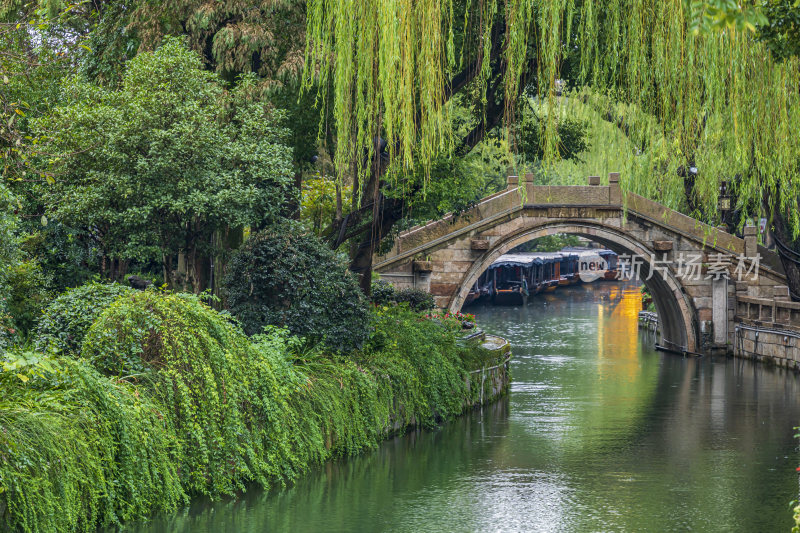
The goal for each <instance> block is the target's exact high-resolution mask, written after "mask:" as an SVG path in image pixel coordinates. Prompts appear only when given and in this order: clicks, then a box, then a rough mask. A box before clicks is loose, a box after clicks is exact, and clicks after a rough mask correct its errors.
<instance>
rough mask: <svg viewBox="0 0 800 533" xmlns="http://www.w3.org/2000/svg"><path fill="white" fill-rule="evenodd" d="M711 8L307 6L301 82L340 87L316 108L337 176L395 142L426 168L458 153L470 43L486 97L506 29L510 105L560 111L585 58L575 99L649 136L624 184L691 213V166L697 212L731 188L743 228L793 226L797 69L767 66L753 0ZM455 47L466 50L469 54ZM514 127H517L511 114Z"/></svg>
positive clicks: (552, 141)
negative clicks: (757, 223) (329, 133)
mask: <svg viewBox="0 0 800 533" xmlns="http://www.w3.org/2000/svg"><path fill="white" fill-rule="evenodd" d="M718 3H719V2H706V3H703V2H692V3H691V5H690V3H689V2H687V1H684V0H602V1H599V0H464V1H462V2H456V5H457V6H458V8H454V3H453V0H450V1H447V2H441V1H440V0H392V1H387V0H309V1H308V17H307V33H306V37H307V47H306V66H307V68H306V75H307V77H306V79H305V87H306V88H307V89H308V88H310V87H311V84H312V82H313V81H314V80H312V79H311V74H314V75H315V76H316V78H315V79H316V81H320V82H321V84H320V85H321V86H322V87H326V86H328V84H332V86H333V91H332V93H331V94H332V96H331V98H332V100H331V101H330V102H328V101H323V102H322V103H323V105H329V106H330V107H331V109H332V110H333V116H334V118H335V122H336V124H335V128H336V134H337V148H336V157H335V162H336V165H337V167H338V170H339V173H340V174H348V173H349V174H353V173H355V175H357V176H358V177H359V179H360V180H364V179H366V178H367V177H369V174H370V168H369V165H368V164H367V162H368V161H370V160H371V156H372V154H373V150H374V141H373V139H374V138H375V136H377V135H381V136H383V137H384V138H385V139H386V140H387V141H388V150H389V152H390V157H391V161H393V168H394V169H395V170H401V171H403V170H408V169H413V168H414V166H415V165H416V166H417V167H421V168H422V170H427V168H428V165H430V162H431V161H432V159H433V158H434V156H436V155H441V154H447V153H448V150H450V149H452V145H453V143H452V139H451V137H452V135H451V128H450V117H449V115H448V105H447V102H448V99H449V97H450V96H451V94H450V85H449V84H450V79H451V75H452V74H453V72H454V71H455V70H456V68H457V67H458V68H461V67H462V66H463V64H464V55H465V54H467V53H469V51H468V50H467V51H465V50H464V48H466V47H468V46H473V48H474V50H472V54H473V57H478V58H480V59H481V60H482V63H481V65H480V69H481V73H482V75H480V76H477V77H476V78H475V79H476V80H477V83H478V84H481V85H482V89H483V90H485V88H486V85H487V83H488V81H489V80H488V78H489V74H488V71H489V65H488V61H489V59H488V58H489V53H488V51H489V47H490V46H491V44H490V39H489V36H490V34H491V31H492V25H493V24H496V23H502V24H503V26H504V42H503V56H502V62H503V67H504V71H503V76H504V79H503V83H504V84H505V90H504V94H505V99H506V109H507V110H508V109H510V108H513V105H514V100H515V99H517V98H519V95H520V94H521V89H522V87H523V85H524V84H526V83H527V84H529V85H533V86H534V89H535V91H536V94H537V95H538V99H539V101H540V102H544V103H546V105H548V106H549V107H551V108H558V106H559V105H562V106H563V105H564V100H566V99H563V98H562V99H559V98H558V97H557V95H556V85H557V80H559V79H560V78H561V63H562V61H563V60H564V57H565V54H567V53H570V54H577V57H578V61H577V64H578V69H577V70H578V75H577V77H576V79H574V80H572V81H573V82H574V83H575V85H576V87H578V88H580V89H581V95H582V97H583V98H584V99H587V100H591V101H592V102H593V103H594V104H595V105H600V106H602V107H603V108H604V109H606V110H610V109H613V112H614V113H615V114H617V115H618V116H619V117H620V118H619V119H618V122H619V123H624V124H625V125H626V131H628V132H633V133H634V134H635V137H636V138H645V137H646V138H647V139H648V140H647V146H646V149H645V150H642V147H643V145H641V144H640V145H639V149H635V150H630V165H629V167H628V168H626V169H620V170H623V171H624V177H623V182H622V185H623V187H625V188H626V189H628V190H633V191H636V192H639V193H641V194H645V195H647V196H649V197H651V198H654V199H657V200H660V201H662V202H664V203H666V204H667V205H669V206H671V207H675V208H682V209H684V210H687V209H690V207H687V203H686V200H685V193H684V190H683V187H684V183H683V180H682V179H677V178H676V177H675V176H676V169H678V167H680V166H696V167H697V168H698V169H699V173H698V176H697V179H696V180H695V183H694V191H693V193H692V194H693V195H694V196H695V197H696V200H697V202H696V203H697V204H698V205H701V206H702V209H701V210H698V211H697V212H695V213H693V214H694V215H695V216H698V217H701V218H704V219H707V220H708V221H710V222H714V221H715V219H716V217H717V212H716V205H717V195H718V186H719V182H720V181H722V180H732V182H733V183H732V186H733V188H734V192H735V194H736V197H737V202H738V205H737V207H738V208H741V209H742V210H743V214H744V215H745V216H744V217H742V222H743V221H744V219H745V217H753V216H759V214H760V213H761V212H762V209H763V208H764V206H765V201H766V202H767V203H768V204H769V206H770V207H772V208H778V209H780V212H782V213H784V214H785V215H786V217H787V218H788V219H789V220H790V222H791V225H792V227H793V229H794V231H795V232H797V230H798V228H800V221H799V220H798V213H797V209H792V208H791V206H796V199H797V197H798V194H799V193H800V177H798V161H799V160H800V135H797V132H798V131H800V106H798V105H797V103H798V102H797V99H798V87H799V86H800V83H799V82H800V79H799V78H800V77H799V76H798V72H800V69H799V68H798V66H799V65H798V61H797V59H796V58H794V59H789V60H786V61H784V62H778V61H775V60H773V58H772V57H771V55H770V52H769V50H768V47H767V46H766V45H765V44H763V43H761V42H758V40H757V38H756V34H755V33H754V32H753V31H752V29H751V28H752V26H753V25H752V23H751V22H750V19H748V17H747V14H748V13H749V12H755V11H754V10H753V8H750V7H748V3H745V7H739V6H737V7H735V8H733V11H732V12H730V13H726V12H723V11H719V10H716V9H717V8H715V7H714V6H713V4H718ZM457 9H463V10H464V11H463V13H456V12H454V10H457ZM748 10H750V11H748ZM495 13H497V14H499V22H498V17H495V16H494V14H495ZM476 14H477V16H476ZM461 21H463V26H462V25H461V24H462V22H461ZM467 21H471V22H470V24H472V25H473V26H472V30H471V31H473V33H474V34H476V35H478V36H479V37H478V38H477V39H473V40H471V41H468V40H467V39H465V38H460V37H458V36H456V37H455V39H454V32H456V31H457V30H458V31H462V32H463V33H464V34H466V33H467V32H468V29H467ZM709 21H710V22H709ZM456 23H458V24H456ZM475 27H477V29H475ZM709 28H710V29H709ZM454 41H455V42H460V41H463V43H464V44H463V46H462V47H460V48H461V50H460V51H459V53H458V55H460V57H459V56H457V54H456V51H457V48H459V47H457V46H455V45H454ZM531 58H534V59H535V61H531ZM312 65H313V66H314V68H308V67H311V66H312ZM531 65H535V66H534V67H533V68H531ZM532 70H533V71H532ZM324 94H325V93H324V92H320V95H324ZM320 98H321V99H322V98H323V97H322V96H321V97H320ZM545 116H546V117H547V118H546V119H545V120H542V121H540V124H541V127H542V128H543V132H542V133H543V135H542V138H543V139H545V150H544V152H545V159H546V160H552V159H554V158H556V157H557V153H558V150H557V147H556V146H555V145H556V142H557V141H556V139H557V138H558V137H557V135H556V128H557V122H556V120H555V117H556V113H547V114H546V115H545ZM505 117H506V127H507V131H511V130H510V129H509V128H508V126H510V124H509V121H510V120H513V117H514V113H508V112H506V114H505Z"/></svg>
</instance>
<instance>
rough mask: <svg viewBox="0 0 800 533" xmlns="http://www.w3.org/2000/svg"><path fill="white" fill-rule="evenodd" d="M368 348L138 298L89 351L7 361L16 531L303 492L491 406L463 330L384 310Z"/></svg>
mask: <svg viewBox="0 0 800 533" xmlns="http://www.w3.org/2000/svg"><path fill="white" fill-rule="evenodd" d="M371 314H372V333H371V335H370V337H369V339H368V341H367V342H366V343H365V345H364V346H363V347H362V348H361V349H360V350H358V351H354V352H350V353H348V354H346V355H331V354H329V353H326V352H325V351H324V350H323V349H321V348H314V347H311V348H309V347H308V346H307V345H305V344H304V343H303V342H302V341H301V340H299V339H297V338H296V337H292V336H290V335H289V334H288V333H287V332H286V331H285V330H281V329H268V330H266V331H265V333H263V334H260V335H256V336H253V337H249V338H248V337H247V336H245V335H244V334H243V333H242V332H241V329H240V328H239V326H238V325H237V324H235V323H234V322H233V321H232V320H230V318H229V317H228V316H226V315H225V314H222V313H218V312H216V311H214V310H212V309H211V308H209V307H208V306H206V305H205V304H203V303H201V301H200V300H199V299H198V298H196V297H193V296H188V295H181V294H165V293H159V292H157V291H146V292H138V293H135V294H125V295H122V296H120V297H119V298H118V299H117V300H116V301H114V302H113V303H111V304H110V305H109V307H108V308H107V309H106V310H105V311H104V312H102V314H100V315H99V317H98V318H97V319H96V320H95V321H94V323H93V324H92V325H91V327H90V329H89V330H88V332H87V333H86V335H85V338H84V340H83V343H82V345H81V348H80V351H79V352H71V353H70V352H68V353H66V354H62V355H58V356H43V355H40V354H34V353H25V354H16V355H13V356H11V357H8V358H7V362H6V363H5V364H4V371H3V372H0V389H1V390H2V394H0V398H2V399H0V514H1V515H2V518H0V526H2V528H3V529H4V530H6V529H7V530H10V531H16V530H21V531H92V530H95V529H96V528H97V527H98V526H109V525H115V524H119V523H122V522H126V521H130V520H134V519H140V518H146V517H147V516H149V515H150V514H152V513H153V512H169V511H172V510H174V509H176V508H177V507H179V506H181V505H184V504H185V503H186V502H187V501H188V500H189V499H190V498H191V497H193V496H195V495H201V494H202V495H208V496H211V497H213V498H218V497H223V496H230V495H235V494H236V493H237V492H239V491H241V490H244V489H245V488H246V487H247V486H248V485H250V484H253V483H257V484H259V485H262V486H265V487H269V486H275V485H281V484H285V483H286V482H289V481H292V480H294V479H296V478H297V477H298V476H299V475H301V474H302V473H303V472H305V471H306V470H308V469H309V468H310V467H312V466H314V465H318V464H320V463H322V462H324V461H326V460H328V459H331V458H335V457H340V456H345V455H350V454H354V453H358V452H360V451H362V450H364V449H368V448H371V447H374V446H375V445H376V444H377V443H378V442H380V441H381V440H382V439H384V438H386V437H387V436H389V435H390V434H391V433H393V432H394V431H396V430H403V429H405V428H407V427H408V426H410V425H421V426H433V425H435V424H437V423H439V422H441V421H443V420H447V419H449V418H451V417H453V416H456V415H458V414H459V413H461V412H463V411H464V410H465V409H466V408H467V406H469V405H473V404H475V403H476V402H477V401H478V398H479V397H480V390H478V387H475V386H474V385H473V386H472V387H468V386H467V376H468V372H469V371H470V370H472V369H473V368H474V367H475V365H476V364H478V365H479V367H480V365H485V366H489V365H490V364H494V360H493V359H491V357H495V356H491V357H490V356H489V355H488V354H487V353H485V352H484V353H481V351H480V350H479V349H478V348H476V347H474V346H469V345H464V344H463V343H461V342H459V340H458V336H459V334H458V331H457V329H456V326H457V324H458V322H456V321H452V322H450V321H448V320H447V319H440V320H429V319H426V318H425V317H424V316H422V315H420V314H419V313H416V312H413V311H411V310H409V309H408V308H406V307H404V306H385V307H383V306H382V307H377V308H374V309H373V311H372V312H371Z"/></svg>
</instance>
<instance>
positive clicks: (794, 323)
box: [731, 296, 800, 371]
mask: <svg viewBox="0 0 800 533" xmlns="http://www.w3.org/2000/svg"><path fill="white" fill-rule="evenodd" d="M731 351H732V353H733V355H734V356H736V357H744V358H746V359H753V360H756V361H761V362H765V363H768V364H774V365H776V366H780V367H784V368H790V369H793V370H796V371H800V302H791V301H788V300H781V299H777V298H774V299H767V298H753V297H748V296H737V299H736V315H735V317H734V334H733V347H732V350H731Z"/></svg>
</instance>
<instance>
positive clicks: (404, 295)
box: [372, 280, 436, 311]
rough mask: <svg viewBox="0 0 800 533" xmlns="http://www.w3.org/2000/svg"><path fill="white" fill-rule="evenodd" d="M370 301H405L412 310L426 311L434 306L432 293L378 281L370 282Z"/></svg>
mask: <svg viewBox="0 0 800 533" xmlns="http://www.w3.org/2000/svg"><path fill="white" fill-rule="evenodd" d="M372 303H374V304H375V305H386V304H392V303H394V304H399V303H407V304H408V306H409V307H410V308H411V309H412V310H414V311H428V310H430V309H433V308H434V307H436V301H435V300H434V298H433V295H432V294H431V293H429V292H427V291H423V290H420V289H400V290H399V291H398V290H396V289H395V288H394V286H393V285H392V284H391V283H387V282H386V281H382V280H381V281H378V282H375V283H373V284H372Z"/></svg>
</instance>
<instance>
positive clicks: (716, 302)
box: [374, 174, 786, 351]
mask: <svg viewBox="0 0 800 533" xmlns="http://www.w3.org/2000/svg"><path fill="white" fill-rule="evenodd" d="M598 182H599V179H596V178H595V179H590V183H598ZM555 233H569V234H576V235H582V236H585V237H588V238H590V239H592V240H595V241H597V242H600V243H601V244H603V245H605V246H606V247H608V248H611V249H613V250H615V251H617V252H618V253H628V254H636V255H639V256H642V257H643V258H644V263H645V264H644V271H643V275H645V276H647V275H649V274H650V272H651V270H650V269H651V266H653V271H658V270H657V267H656V266H655V265H651V264H650V263H655V262H656V261H657V262H658V263H659V264H660V266H666V267H667V268H666V270H665V271H664V272H663V273H659V274H658V275H656V276H652V277H653V280H652V281H650V282H646V283H647V284H648V286H649V287H650V288H651V291H652V292H653V294H654V297H655V300H656V304H657V306H660V307H659V315H660V316H661V317H662V321H665V322H666V323H665V324H662V328H661V329H662V332H664V334H665V336H666V337H668V338H667V340H666V342H670V343H671V344H674V345H676V346H681V347H682V349H685V350H689V351H694V350H699V349H702V348H703V347H709V346H710V347H722V348H725V349H728V348H729V347H730V346H732V343H733V341H734V338H733V337H734V328H733V322H734V317H735V316H736V312H737V307H736V306H737V304H736V295H737V294H744V293H741V292H737V290H736V289H737V288H739V287H737V284H734V283H728V282H727V280H713V279H709V278H708V277H706V276H703V277H701V278H700V279H696V280H680V279H678V277H679V276H678V272H677V271H678V266H679V263H680V261H681V260H682V257H683V256H684V255H685V254H689V255H694V256H698V254H699V256H700V257H701V258H702V262H703V264H704V265H707V264H708V263H709V262H711V257H712V256H714V255H726V256H731V257H740V256H741V255H742V254H743V255H744V256H747V257H752V256H755V254H756V251H758V252H760V253H761V254H762V256H766V257H765V260H763V261H762V262H761V264H759V265H758V269H757V271H756V273H755V275H751V276H748V277H746V278H745V280H744V282H743V283H742V285H743V287H744V289H745V290H746V294H747V295H748V296H750V297H767V296H769V297H771V296H772V290H773V287H774V286H776V285H785V283H786V280H785V276H783V274H782V272H781V271H780V269H779V261H778V260H777V259H776V258H775V257H771V256H772V255H774V254H772V253H771V252H769V251H767V250H766V249H763V248H759V247H758V245H757V242H756V235H755V233H754V232H753V231H752V230H748V232H747V233H746V235H745V238H740V237H736V236H735V235H731V234H729V233H726V232H724V231H722V230H720V229H718V228H714V227H712V226H709V225H707V224H703V223H701V222H699V221H696V220H694V219H693V218H691V217H688V216H686V215H683V214H681V213H678V212H677V211H674V210H672V209H669V208H668V207H666V206H663V205H661V204H659V203H657V202H654V201H652V200H649V199H647V198H644V197H642V196H639V195H637V194H634V193H630V192H628V193H623V192H621V191H620V190H619V176H618V175H617V174H612V175H610V176H609V185H605V186H603V185H587V186H546V185H535V184H533V183H531V182H530V180H527V182H526V183H525V184H524V185H523V186H520V185H519V184H518V182H517V179H516V178H515V177H509V188H508V189H507V190H505V191H501V192H499V193H497V194H494V195H492V196H489V197H487V198H484V199H483V200H481V201H480V202H478V203H477V204H476V205H475V206H473V207H472V208H470V209H468V210H466V211H465V212H463V213H460V214H457V215H452V214H451V215H447V216H445V217H443V218H442V219H440V220H437V221H433V222H430V223H428V224H425V225H422V226H417V227H415V228H412V229H410V230H408V231H406V232H404V233H402V234H400V236H399V237H398V238H397V240H396V241H395V243H394V246H393V248H392V249H391V250H390V251H389V252H388V253H387V254H385V255H382V256H377V257H375V260H374V268H375V270H376V271H377V272H379V273H380V274H381V275H382V276H384V277H385V278H386V279H387V280H389V281H391V282H393V283H394V284H396V285H399V286H415V287H418V288H423V289H425V290H428V291H429V292H431V294H433V295H434V297H435V299H436V303H437V305H439V306H440V307H442V308H450V309H452V310H458V309H460V307H461V305H462V304H463V302H464V299H465V298H466V295H467V293H468V292H469V289H470V287H471V286H472V284H474V282H475V280H476V279H477V277H478V276H479V275H480V273H481V272H483V270H485V268H487V267H488V265H489V264H491V262H492V261H494V260H495V259H496V258H497V257H499V256H500V255H502V254H503V253H506V252H507V251H509V250H511V249H512V248H513V247H515V246H517V245H519V244H522V243H523V242H526V241H528V240H532V239H535V238H539V237H542V236H545V235H552V234H555ZM745 264H747V265H749V266H754V264H753V262H752V261H749V260H748V259H745ZM704 268H705V267H704ZM731 270H732V267H731ZM703 274H705V271H704V272H703ZM659 302H661V303H660V304H659Z"/></svg>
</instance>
